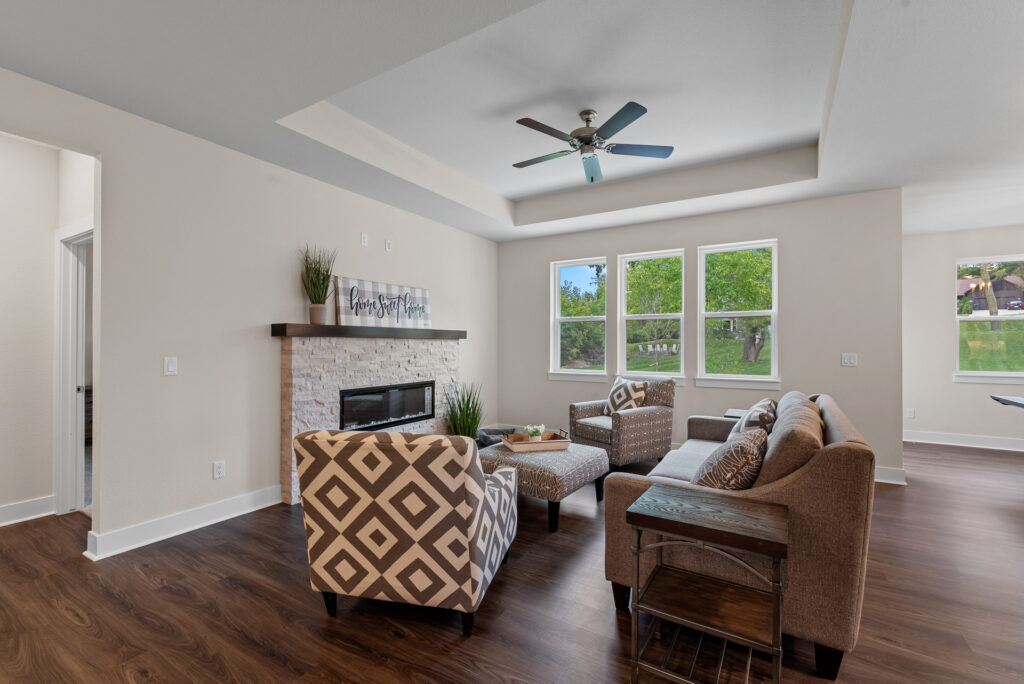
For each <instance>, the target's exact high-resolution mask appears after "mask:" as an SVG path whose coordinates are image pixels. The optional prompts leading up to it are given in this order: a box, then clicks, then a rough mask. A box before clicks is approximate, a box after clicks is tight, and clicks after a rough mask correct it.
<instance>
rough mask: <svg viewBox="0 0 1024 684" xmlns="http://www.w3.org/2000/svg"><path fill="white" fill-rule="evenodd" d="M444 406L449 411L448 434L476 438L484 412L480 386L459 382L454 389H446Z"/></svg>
mask: <svg viewBox="0 0 1024 684" xmlns="http://www.w3.org/2000/svg"><path fill="white" fill-rule="evenodd" d="M444 407H445V411H446V412H447V413H448V434H451V435H462V436H464V437H469V438H470V439H475V438H476V431H477V430H478V429H479V428H480V419H481V418H482V417H483V414H484V407H483V402H482V401H481V400H480V386H479V385H467V384H463V383H459V384H458V385H456V386H455V388H454V389H447V390H445V393H444Z"/></svg>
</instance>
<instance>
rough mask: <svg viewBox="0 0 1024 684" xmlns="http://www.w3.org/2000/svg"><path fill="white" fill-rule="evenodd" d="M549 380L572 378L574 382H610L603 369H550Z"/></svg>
mask: <svg viewBox="0 0 1024 684" xmlns="http://www.w3.org/2000/svg"><path fill="white" fill-rule="evenodd" d="M548 380H572V381H573V382H608V374H607V373H605V372H603V371H568V370H559V371H548Z"/></svg>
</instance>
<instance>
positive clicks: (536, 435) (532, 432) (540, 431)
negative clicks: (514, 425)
mask: <svg viewBox="0 0 1024 684" xmlns="http://www.w3.org/2000/svg"><path fill="white" fill-rule="evenodd" d="M523 429H524V430H526V434H528V435H529V436H530V441H531V442H539V441H540V439H541V437H543V436H544V425H543V424H541V425H527V426H526V427H525V428H523Z"/></svg>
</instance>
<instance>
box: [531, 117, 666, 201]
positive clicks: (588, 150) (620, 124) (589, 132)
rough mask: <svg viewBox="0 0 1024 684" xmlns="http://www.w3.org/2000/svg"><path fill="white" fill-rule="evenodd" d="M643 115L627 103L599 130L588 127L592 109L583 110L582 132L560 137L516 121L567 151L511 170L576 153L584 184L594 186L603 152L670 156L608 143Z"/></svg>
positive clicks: (662, 150) (662, 148) (658, 149)
mask: <svg viewBox="0 0 1024 684" xmlns="http://www.w3.org/2000/svg"><path fill="white" fill-rule="evenodd" d="M646 113H647V108H646V107H643V106H641V105H638V104H637V103H636V102H627V103H626V104H625V106H624V107H623V108H622V109H620V110H619V111H617V112H615V114H614V115H613V116H612V118H610V119H608V120H607V121H605V122H604V123H603V124H601V127H600V128H594V127H593V126H591V124H592V123H593V122H594V119H596V118H597V112H595V111H594V110H593V109H584V110H583V111H582V112H580V118H581V119H583V123H584V124H585V125H584V126H583V127H582V128H577V129H576V130H574V131H572V132H571V133H563V132H562V131H559V130H557V129H555V128H552V127H551V126H547V125H545V124H542V123H541V122H539V121H534V120H533V119H529V118H527V119H519V120H518V121H516V123H517V124H522V125H523V126H526V127H527V128H532V129H533V130H535V131H540V132H541V133H546V134H547V135H550V136H551V137H553V138H558V139H559V140H563V141H565V142H567V143H569V148H570V149H568V150H561V151H560V152H552V153H551V154H545V155H544V156H543V157H534V158H533V159H527V160H526V161H521V162H519V163H518V164H513V165H512V166H514V167H516V168H517V169H521V168H524V167H526V166H533V165H534V164H539V163H541V162H545V161H548V160H549V159H558V158H559V157H564V156H565V155H567V154H572V153H573V152H579V153H580V156H581V157H582V158H583V172H584V174H586V176H587V182H588V183H596V182H597V181H599V180H601V163H600V162H599V161H598V160H597V152H598V150H604V151H605V152H610V153H611V154H628V155H631V156H634V157H654V158H656V159H666V158H667V157H668V156H669V155H670V154H672V149H673V148H672V147H670V146H667V145H625V144H622V143H612V142H608V139H609V138H611V137H612V136H613V135H615V134H616V133H618V132H619V131H621V130H622V129H623V128H625V127H626V126H628V125H629V124H631V123H633V122H634V121H636V120H637V119H639V118H640V117H641V116H643V115H644V114H646Z"/></svg>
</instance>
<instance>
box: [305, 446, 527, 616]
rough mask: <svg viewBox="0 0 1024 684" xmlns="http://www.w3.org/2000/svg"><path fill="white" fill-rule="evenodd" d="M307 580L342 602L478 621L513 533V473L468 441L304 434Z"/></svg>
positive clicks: (328, 599)
mask: <svg viewBox="0 0 1024 684" xmlns="http://www.w3.org/2000/svg"><path fill="white" fill-rule="evenodd" d="M294 447H295V458H296V461H297V465H298V475H299V489H300V494H301V501H302V515H303V519H304V521H305V526H306V542H307V548H308V552H309V569H310V581H311V584H312V586H313V588H314V589H316V590H317V591H320V592H322V593H323V595H324V601H325V603H326V605H327V612H328V613H329V614H330V615H335V614H336V612H337V595H338V594H343V595H346V596H362V597H365V598H373V599H380V600H383V601H395V602H400V603H410V604H414V605H421V606H432V607H438V608H449V609H452V610H455V611H458V612H460V613H461V614H462V628H463V633H464V634H465V635H466V636H469V634H470V632H471V631H472V628H473V615H474V613H475V612H476V609H477V608H478V607H479V606H480V602H481V600H482V599H483V596H484V592H486V591H487V587H488V586H489V585H490V583H491V580H492V579H493V577H494V574H495V573H496V572H497V570H498V567H499V566H500V565H501V564H502V562H503V561H504V560H505V559H506V558H507V554H508V548H509V546H510V545H511V544H512V540H513V539H515V535H516V523H517V518H516V485H517V480H516V471H515V469H513V468H499V469H498V470H495V471H494V472H493V473H492V474H491V475H484V472H483V469H482V468H481V466H480V457H479V455H478V454H477V448H476V443H475V442H474V441H473V440H471V439H468V438H465V437H456V436H445V435H421V434H404V433H398V432H339V431H333V430H321V431H312V432H304V433H302V434H300V435H298V436H297V437H296V438H295V441H294Z"/></svg>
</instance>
